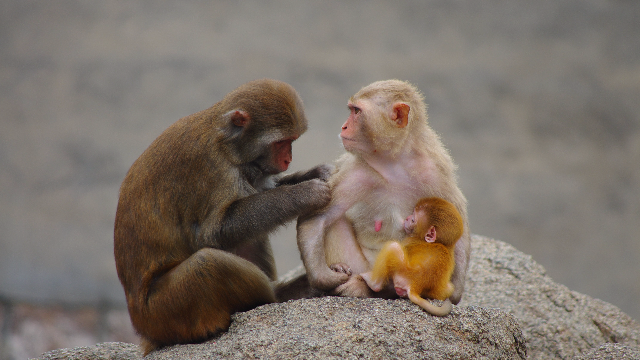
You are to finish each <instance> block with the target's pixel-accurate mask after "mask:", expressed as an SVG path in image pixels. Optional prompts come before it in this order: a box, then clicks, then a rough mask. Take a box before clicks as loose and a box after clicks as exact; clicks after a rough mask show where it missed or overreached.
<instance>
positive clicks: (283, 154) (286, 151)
mask: <svg viewBox="0 0 640 360" xmlns="http://www.w3.org/2000/svg"><path fill="white" fill-rule="evenodd" d="M293 140H295V139H286V140H281V141H277V142H274V143H273V144H271V154H272V158H273V161H272V167H273V168H274V170H275V171H276V173H279V172H283V171H287V169H288V168H289V164H291V160H293V152H292V150H291V143H293Z"/></svg>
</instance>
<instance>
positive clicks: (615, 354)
mask: <svg viewBox="0 0 640 360" xmlns="http://www.w3.org/2000/svg"><path fill="white" fill-rule="evenodd" d="M596 359H598V360H601V359H604V360H637V359H640V351H638V349H632V348H630V347H629V346H625V345H620V344H612V343H607V344H603V345H600V347H599V348H597V349H593V350H591V351H589V352H588V353H586V354H584V355H582V356H578V357H576V358H575V360H596Z"/></svg>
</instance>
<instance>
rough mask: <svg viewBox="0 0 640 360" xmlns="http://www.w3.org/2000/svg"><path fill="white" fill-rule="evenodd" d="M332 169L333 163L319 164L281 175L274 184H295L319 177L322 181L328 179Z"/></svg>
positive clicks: (333, 167)
mask: <svg viewBox="0 0 640 360" xmlns="http://www.w3.org/2000/svg"><path fill="white" fill-rule="evenodd" d="M334 169H335V166H333V165H329V164H321V165H318V166H315V167H313V168H311V169H309V170H307V171H298V172H296V173H293V174H289V175H285V176H282V177H281V178H280V179H278V180H277V181H276V186H280V185H295V184H298V183H301V182H303V181H307V180H311V179H320V180H322V181H327V180H329V177H330V176H331V174H332V173H333V172H334Z"/></svg>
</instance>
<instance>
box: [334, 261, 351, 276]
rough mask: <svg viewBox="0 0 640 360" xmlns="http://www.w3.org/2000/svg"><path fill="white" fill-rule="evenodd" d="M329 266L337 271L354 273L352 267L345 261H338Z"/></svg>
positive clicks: (348, 273)
mask: <svg viewBox="0 0 640 360" xmlns="http://www.w3.org/2000/svg"><path fill="white" fill-rule="evenodd" d="M329 268H330V269H331V270H333V271H335V272H339V273H343V274H347V275H349V276H351V275H352V271H351V267H350V266H349V265H347V264H345V263H336V264H332V265H331V266H329Z"/></svg>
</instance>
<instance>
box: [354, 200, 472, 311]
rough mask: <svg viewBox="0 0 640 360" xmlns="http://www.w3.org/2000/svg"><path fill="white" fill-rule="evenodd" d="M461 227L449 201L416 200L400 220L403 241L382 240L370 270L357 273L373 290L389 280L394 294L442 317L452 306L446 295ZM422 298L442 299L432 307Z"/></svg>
mask: <svg viewBox="0 0 640 360" xmlns="http://www.w3.org/2000/svg"><path fill="white" fill-rule="evenodd" d="M462 226H463V225H462V217H461V216H460V213H458V210H456V207H455V206H453V204H451V203H450V202H448V201H446V200H443V199H440V198H435V197H430V198H423V199H420V201H418V204H416V207H415V208H414V210H413V213H412V214H411V215H409V217H407V219H406V220H405V221H404V231H405V232H406V234H407V236H406V237H405V238H404V240H402V242H397V241H390V242H388V243H386V244H385V245H384V246H383V247H382V250H380V253H379V254H378V256H377V257H376V261H375V264H374V265H373V270H372V271H370V272H367V273H363V274H360V276H362V278H363V279H364V280H365V281H366V282H367V285H369V287H370V288H371V290H373V291H376V292H378V291H380V290H382V288H383V287H384V286H385V285H386V284H387V282H388V280H389V279H391V281H392V283H393V286H394V288H395V291H396V294H398V296H400V297H404V298H406V297H408V298H409V300H411V301H412V302H413V303H414V304H417V305H418V306H420V307H421V308H423V309H424V310H426V311H427V312H429V313H431V314H433V315H436V316H446V315H448V314H449V313H450V312H451V309H452V305H451V301H450V300H449V299H448V298H449V296H451V294H452V293H453V290H454V288H453V284H452V283H451V274H452V273H453V268H454V267H455V260H454V257H453V251H454V247H455V245H456V241H458V239H459V238H460V237H461V236H462ZM424 298H431V299H438V300H445V302H444V303H443V304H442V306H435V305H433V304H431V303H430V302H429V301H427V300H425V299H424Z"/></svg>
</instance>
